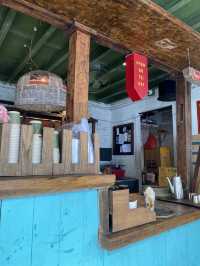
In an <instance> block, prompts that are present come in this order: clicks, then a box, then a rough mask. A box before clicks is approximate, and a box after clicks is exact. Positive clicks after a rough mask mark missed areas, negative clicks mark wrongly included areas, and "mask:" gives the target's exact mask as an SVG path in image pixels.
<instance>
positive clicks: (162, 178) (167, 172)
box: [158, 167, 177, 187]
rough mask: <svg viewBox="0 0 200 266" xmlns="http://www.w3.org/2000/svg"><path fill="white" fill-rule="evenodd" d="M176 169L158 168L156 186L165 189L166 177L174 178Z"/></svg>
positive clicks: (166, 184)
mask: <svg viewBox="0 0 200 266" xmlns="http://www.w3.org/2000/svg"><path fill="white" fill-rule="evenodd" d="M176 173H177V169H176V168H175V167H159V175H158V184H159V187H167V186H168V182H167V178H166V177H173V176H176Z"/></svg>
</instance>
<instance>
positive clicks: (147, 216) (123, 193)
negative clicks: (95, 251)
mask: <svg viewBox="0 0 200 266" xmlns="http://www.w3.org/2000/svg"><path fill="white" fill-rule="evenodd" d="M110 193H111V195H110V199H111V202H110V204H111V205H110V213H111V215H112V232H117V231H121V230H124V229H127V228H131V227H135V226H139V225H142V224H146V223H150V222H153V221H155V220H156V214H155V212H153V211H151V210H149V209H147V208H145V207H144V206H139V207H138V208H136V209H129V190H128V189H123V190H116V191H111V192H110ZM133 198H134V199H137V200H138V202H139V204H140V203H141V204H142V205H144V201H143V200H142V198H141V196H140V195H138V196H136V195H134V196H133ZM133 198H132V199H133Z"/></svg>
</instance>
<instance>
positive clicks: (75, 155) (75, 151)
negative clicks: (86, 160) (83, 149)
mask: <svg viewBox="0 0 200 266" xmlns="http://www.w3.org/2000/svg"><path fill="white" fill-rule="evenodd" d="M79 144H80V141H79V139H72V163H74V164H77V163H78V162H79Z"/></svg>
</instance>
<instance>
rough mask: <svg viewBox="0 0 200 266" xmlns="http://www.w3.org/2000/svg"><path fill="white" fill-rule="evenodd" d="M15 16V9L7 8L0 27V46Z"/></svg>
mask: <svg viewBox="0 0 200 266" xmlns="http://www.w3.org/2000/svg"><path fill="white" fill-rule="evenodd" d="M15 17H16V11H13V10H9V11H8V12H7V15H6V18H5V20H4V22H3V24H2V26H1V29H0V47H1V46H2V44H3V42H4V40H5V38H6V36H7V34H8V32H9V30H10V28H11V26H12V24H13V22H14V19H15Z"/></svg>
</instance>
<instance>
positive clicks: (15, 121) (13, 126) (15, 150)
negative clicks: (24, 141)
mask: <svg viewBox="0 0 200 266" xmlns="http://www.w3.org/2000/svg"><path fill="white" fill-rule="evenodd" d="M8 115H9V124H10V125H9V126H10V133H9V134H10V135H9V144H8V163H17V162H18V158H19V144H20V113H19V112H17V111H10V112H8Z"/></svg>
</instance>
